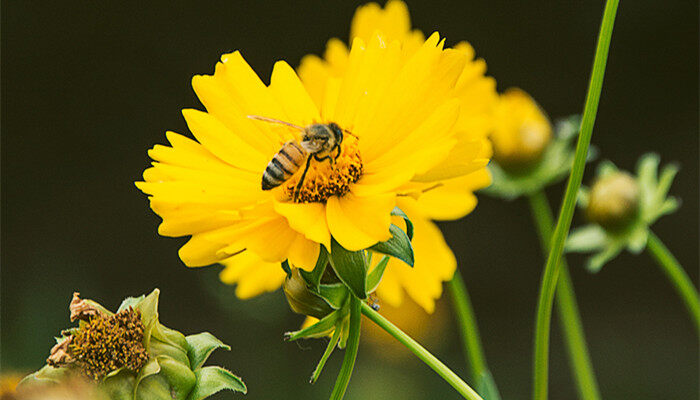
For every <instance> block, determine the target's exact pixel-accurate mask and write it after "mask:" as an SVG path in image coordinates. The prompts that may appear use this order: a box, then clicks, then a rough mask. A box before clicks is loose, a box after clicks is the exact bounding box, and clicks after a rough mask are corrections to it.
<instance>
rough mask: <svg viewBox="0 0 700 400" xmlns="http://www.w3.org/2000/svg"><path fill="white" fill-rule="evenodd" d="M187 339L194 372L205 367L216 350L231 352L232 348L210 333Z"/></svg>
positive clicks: (190, 336) (188, 353)
mask: <svg viewBox="0 0 700 400" xmlns="http://www.w3.org/2000/svg"><path fill="white" fill-rule="evenodd" d="M185 339H186V340H187V344H188V345H189V349H188V351H187V356H188V357H189V358H190V366H191V367H192V369H193V370H194V369H197V368H199V367H201V366H202V365H204V362H205V361H207V358H209V356H210V355H211V353H213V352H214V350H216V349H224V350H231V347H230V346H228V345H227V344H225V343H224V342H222V341H221V340H219V339H217V338H216V336H214V335H212V334H211V333H209V332H202V333H198V334H196V335H189V336H187V337H186V338H185Z"/></svg>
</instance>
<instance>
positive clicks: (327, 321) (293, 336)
mask: <svg viewBox="0 0 700 400" xmlns="http://www.w3.org/2000/svg"><path fill="white" fill-rule="evenodd" d="M345 313H346V312H345V310H338V311H333V312H332V313H330V314H328V315H326V316H325V317H323V318H321V319H320V320H319V321H318V322H316V323H315V324H313V325H311V326H307V327H306V328H304V329H300V330H298V331H293V332H287V333H285V334H284V338H285V340H289V341H294V340H299V339H307V338H319V337H324V336H326V335H328V333H330V331H331V330H333V329H334V328H335V326H336V324H337V322H338V320H340V319H341V318H342V317H343V316H344V315H345Z"/></svg>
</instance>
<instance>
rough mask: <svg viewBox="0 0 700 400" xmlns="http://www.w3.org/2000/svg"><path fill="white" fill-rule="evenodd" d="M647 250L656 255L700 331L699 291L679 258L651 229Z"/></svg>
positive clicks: (657, 260) (655, 257)
mask: <svg viewBox="0 0 700 400" xmlns="http://www.w3.org/2000/svg"><path fill="white" fill-rule="evenodd" d="M647 250H649V253H651V255H652V256H653V257H654V259H655V260H656V262H657V263H658V264H659V266H660V267H661V270H662V271H663V273H664V274H666V277H667V278H668V280H669V281H671V283H672V284H673V287H674V288H675V289H676V291H677V292H678V294H679V295H680V296H681V299H683V302H684V303H685V307H686V308H687V309H688V312H689V313H690V316H691V317H693V321H694V322H695V328H696V329H697V330H698V332H700V298H698V292H697V291H696V289H695V286H694V285H693V282H692V281H691V280H690V278H689V277H688V275H687V274H686V273H685V271H684V270H683V267H681V264H680V263H679V262H678V260H676V258H675V257H674V256H673V254H671V251H669V249H668V248H667V247H666V246H665V245H664V244H663V243H662V242H661V240H660V239H659V237H658V236H656V235H655V234H654V233H653V232H652V231H651V230H650V231H649V238H648V239H647Z"/></svg>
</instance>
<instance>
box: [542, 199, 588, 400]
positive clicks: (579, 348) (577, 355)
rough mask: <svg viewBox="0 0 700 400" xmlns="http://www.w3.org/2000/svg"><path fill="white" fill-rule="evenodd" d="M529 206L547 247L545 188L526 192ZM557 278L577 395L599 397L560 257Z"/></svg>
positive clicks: (549, 212)
mask: <svg viewBox="0 0 700 400" xmlns="http://www.w3.org/2000/svg"><path fill="white" fill-rule="evenodd" d="M529 200H530V208H531V209H532V215H533V217H534V219H535V225H536V226H537V230H538V232H539V235H540V242H541V244H542V249H543V250H544V251H545V252H546V251H547V250H548V249H549V240H550V238H551V237H552V226H553V225H554V217H553V215H552V209H551V208H550V206H549V202H548V201H547V197H546V196H545V194H544V192H542V191H538V192H535V193H533V194H531V195H530V196H529ZM559 268H560V271H559V279H558V280H557V293H556V298H555V299H556V302H557V311H558V312H559V322H560V324H561V329H562V331H563V332H564V340H565V342H566V346H567V349H568V351H569V362H570V363H571V369H572V371H573V373H574V378H575V380H576V386H577V388H578V392H579V397H580V398H581V399H583V400H599V399H600V392H599V390H598V383H597V382H596V379H595V374H594V373H593V366H592V364H591V358H590V355H589V354H588V348H587V347H586V337H585V335H584V332H583V326H582V324H581V315H580V314H579V311H578V305H577V304H576V294H575V293H574V287H573V284H572V282H571V276H569V267H568V266H567V265H566V260H565V259H563V258H562V260H561V262H560V265H559Z"/></svg>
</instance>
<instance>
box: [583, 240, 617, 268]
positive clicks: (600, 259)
mask: <svg viewBox="0 0 700 400" xmlns="http://www.w3.org/2000/svg"><path fill="white" fill-rule="evenodd" d="M622 249H623V246H621V245H618V244H614V245H609V246H607V247H606V248H605V249H603V251H601V252H600V253H598V254H596V255H594V256H592V257H591V258H589V259H588V262H587V263H586V268H587V269H588V271H589V272H592V273H596V272H598V271H600V269H601V268H603V266H604V265H605V264H606V263H607V262H608V261H610V260H612V259H613V258H615V257H616V256H617V255H618V254H620V252H621V251H622Z"/></svg>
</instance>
